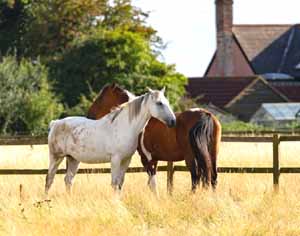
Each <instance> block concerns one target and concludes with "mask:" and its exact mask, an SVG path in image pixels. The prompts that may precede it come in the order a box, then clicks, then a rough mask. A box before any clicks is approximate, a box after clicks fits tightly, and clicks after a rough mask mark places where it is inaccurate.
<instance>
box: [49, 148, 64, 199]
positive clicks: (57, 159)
mask: <svg viewBox="0 0 300 236" xmlns="http://www.w3.org/2000/svg"><path fill="white" fill-rule="evenodd" d="M49 157H50V158H49V169H48V174H47V176H46V184H45V194H46V195H48V192H49V189H50V187H51V185H52V183H53V180H54V176H55V174H56V171H57V169H58V166H59V164H60V163H61V162H62V160H63V159H64V158H63V157H61V156H55V155H54V154H52V153H51V152H50V154H49Z"/></svg>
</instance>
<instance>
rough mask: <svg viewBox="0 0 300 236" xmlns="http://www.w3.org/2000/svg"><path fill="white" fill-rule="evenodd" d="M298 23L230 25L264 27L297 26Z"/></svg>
mask: <svg viewBox="0 0 300 236" xmlns="http://www.w3.org/2000/svg"><path fill="white" fill-rule="evenodd" d="M299 25H300V23H295V24H233V26H232V27H266V26H273V27H288V26H299Z"/></svg>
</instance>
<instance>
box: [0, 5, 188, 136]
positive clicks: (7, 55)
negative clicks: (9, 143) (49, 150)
mask: <svg viewBox="0 0 300 236" xmlns="http://www.w3.org/2000/svg"><path fill="white" fill-rule="evenodd" d="M147 18H148V13H147V12H144V11H142V10H141V9H139V8H137V7H135V6H133V5H132V2H131V0H113V1H109V0H80V1H78V0H2V1H1V2H0V59H1V57H2V63H4V64H1V65H2V66H3V68H2V70H4V68H8V67H9V68H10V71H8V70H6V71H5V73H4V72H2V73H3V74H2V75H1V76H2V77H1V83H2V84H3V86H4V85H5V86H6V91H4V90H3V94H1V95H0V96H2V97H1V99H3V100H1V101H0V103H1V104H2V103H3V104H4V103H6V105H5V106H3V107H2V108H1V109H2V110H1V112H0V128H1V129H2V132H12V131H13V130H18V131H22V132H23V131H34V130H35V129H36V127H40V128H38V129H40V130H45V129H46V123H47V122H48V118H50V117H51V118H59V116H60V114H61V111H62V107H61V105H57V104H63V105H64V106H65V112H64V113H63V114H64V115H68V114H77V115H84V114H86V111H85V109H86V108H87V106H88V105H89V104H90V102H91V100H92V99H93V97H92V96H93V95H94V94H95V93H97V92H98V91H99V90H100V89H101V88H102V86H103V85H104V84H107V83H112V82H116V83H118V84H120V85H121V86H123V87H124V88H126V89H128V90H130V91H131V92H133V93H135V94H141V93H144V92H145V91H146V87H151V88H162V87H163V86H166V87H167V95H168V97H169V99H170V101H171V104H172V105H173V107H174V108H175V109H176V108H178V105H177V101H178V100H179V98H180V97H182V96H183V94H184V91H185V89H184V85H185V83H186V78H185V77H184V76H183V75H182V74H180V73H177V72H176V70H175V67H174V65H167V64H166V63H164V62H161V61H160V60H158V57H159V55H160V53H161V49H162V48H163V42H162V40H161V38H160V37H159V36H158V35H157V32H156V30H155V29H153V28H152V27H151V26H149V25H148V24H147ZM29 68H31V69H29ZM37 68H38V69H37ZM28 71H36V72H34V73H33V74H34V75H31V74H30V73H29V72H28ZM41 71H42V72H41ZM48 71H49V73H48ZM34 84H35V85H34ZM49 84H51V86H50V85H49ZM21 85H22V86H23V87H24V89H22V88H21V87H22V86H21ZM31 85H32V86H31ZM36 85H37V86H38V88H39V89H38V90H35V89H36V87H35V86H36ZM52 87H53V90H52ZM25 88H26V89H25ZM1 91H2V90H1ZM13 94H16V99H15V100H14V99H13V96H12V95H13ZM29 94H31V95H32V96H29ZM5 96H7V97H6V98H5ZM22 97H23V98H26V99H24V100H22V99H21V98H22ZM4 98H5V99H4ZM16 107H17V108H18V109H17V110H15V108H16ZM46 107H49V112H50V114H48V113H47V112H45V114H47V115H46V116H44V114H43V111H44V109H46V110H47V108H46ZM55 107H56V108H58V109H57V110H55ZM28 111H30V112H28Z"/></svg>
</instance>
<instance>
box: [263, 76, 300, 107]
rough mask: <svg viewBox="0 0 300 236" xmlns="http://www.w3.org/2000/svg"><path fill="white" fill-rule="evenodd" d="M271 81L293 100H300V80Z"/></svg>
mask: <svg viewBox="0 0 300 236" xmlns="http://www.w3.org/2000/svg"><path fill="white" fill-rule="evenodd" d="M269 83H270V84H271V85H272V87H274V88H275V89H277V90H278V91H279V92H280V93H282V94H284V95H285V96H286V97H287V98H288V99H289V100H290V101H291V102H300V81H294V80H290V81H270V82H269Z"/></svg>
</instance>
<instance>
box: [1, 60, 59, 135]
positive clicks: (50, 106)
mask: <svg viewBox="0 0 300 236" xmlns="http://www.w3.org/2000/svg"><path fill="white" fill-rule="evenodd" d="M62 110H63V108H62V105H61V104H59V103H58V102H57V99H55V98H54V95H53V94H52V93H51V91H50V86H49V84H48V82H47V69H46V68H45V67H44V66H43V65H41V64H40V63H39V62H38V61H36V62H35V63H32V62H30V61H28V60H25V59H22V60H21V61H20V62H18V61H17V59H16V57H15V56H7V57H3V59H2V62H1V63H0V131H1V133H4V134H5V133H15V132H33V133H40V132H45V131H47V128H48V124H49V122H50V121H51V120H52V119H55V118H58V117H59V115H60V114H61V112H62Z"/></svg>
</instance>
